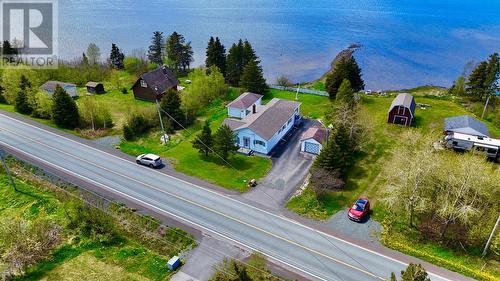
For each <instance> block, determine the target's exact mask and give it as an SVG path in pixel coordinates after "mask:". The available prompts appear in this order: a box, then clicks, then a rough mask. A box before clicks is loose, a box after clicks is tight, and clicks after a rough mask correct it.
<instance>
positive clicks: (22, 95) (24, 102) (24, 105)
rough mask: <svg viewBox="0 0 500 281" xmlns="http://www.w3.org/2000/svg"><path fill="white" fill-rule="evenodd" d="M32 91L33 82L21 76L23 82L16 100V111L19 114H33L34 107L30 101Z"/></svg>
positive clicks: (20, 84)
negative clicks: (29, 96)
mask: <svg viewBox="0 0 500 281" xmlns="http://www.w3.org/2000/svg"><path fill="white" fill-rule="evenodd" d="M30 91H31V82H30V81H29V80H28V78H26V76H24V75H21V80H20V81H19V92H18V93H17V96H16V99H15V109H16V111H17V112H19V113H22V114H31V112H33V107H32V106H31V104H30V102H29V99H28V95H29V92H30Z"/></svg>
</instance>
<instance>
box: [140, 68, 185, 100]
mask: <svg viewBox="0 0 500 281" xmlns="http://www.w3.org/2000/svg"><path fill="white" fill-rule="evenodd" d="M141 79H142V80H144V81H146V83H147V84H148V87H149V88H151V89H152V90H153V91H155V93H156V94H157V95H161V94H163V93H165V92H166V91H167V90H168V89H170V88H173V87H176V86H177V85H179V80H177V78H176V77H175V75H174V73H173V72H172V70H170V68H168V67H166V66H162V67H159V68H157V69H155V70H153V71H150V72H146V73H144V74H142V75H141V77H140V78H139V79H137V81H136V82H135V84H134V86H133V87H135V86H136V85H137V84H138V83H139V81H140V80H141ZM133 87H132V88H133Z"/></svg>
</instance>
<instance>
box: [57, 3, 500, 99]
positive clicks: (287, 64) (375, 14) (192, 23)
mask: <svg viewBox="0 0 500 281" xmlns="http://www.w3.org/2000/svg"><path fill="white" fill-rule="evenodd" d="M156 30H159V31H163V32H164V33H165V34H170V33H171V32H173V31H177V32H180V33H181V34H183V35H184V36H185V37H186V39H187V40H188V41H191V42H192V46H193V50H194V52H195V62H194V66H198V65H201V64H203V63H204V57H205V48H206V44H207V41H208V38H209V37H210V36H219V37H220V38H221V40H222V42H223V43H224V44H225V45H226V48H227V49H229V46H230V44H232V43H233V42H235V41H237V40H238V39H239V38H247V39H248V40H249V41H250V42H251V43H252V44H253V46H254V48H255V50H256V52H257V54H258V55H259V56H260V58H261V60H262V65H263V68H264V72H265V75H266V78H267V79H268V82H270V83H272V82H274V80H275V78H276V77H278V76H279V75H282V74H283V75H287V76H288V77H290V78H291V79H292V80H293V81H294V82H303V81H310V80H313V79H316V78H318V77H320V76H321V75H322V74H323V73H324V72H325V71H326V70H328V69H329V67H330V62H331V60H332V59H333V58H334V57H335V55H336V54H337V53H338V52H339V51H340V50H342V49H343V48H346V47H347V46H349V45H350V44H351V43H360V44H362V45H363V48H362V49H361V50H360V51H359V52H357V53H356V59H357V60H358V62H359V64H360V66H361V67H362V69H363V77H364V79H365V82H366V85H367V88H369V89H373V90H376V89H396V88H408V87H413V86H418V85H423V84H434V85H443V86H449V85H450V84H451V83H452V81H453V79H454V78H455V77H456V76H458V75H460V73H461V72H462V71H463V69H464V66H465V65H466V64H467V63H468V62H470V61H475V62H477V61H480V60H484V59H486V58H487V56H488V55H489V54H491V53H492V52H495V51H496V52H499V51H500V1H499V0H467V1H465V0H376V1H375V0H356V1H354V0H304V1H297V0H252V1H250V0H249V1H246V0H241V1H235V0H199V1H195V0H182V1H180V0H179V1H170V0H167V1H161V0H149V1H137V0H87V1H82V0H60V1H59V40H60V45H59V50H60V51H59V52H60V55H61V57H63V58H65V59H70V58H74V57H77V56H81V53H82V52H84V51H85V49H86V47H87V45H88V44H89V43H90V42H95V43H96V44H98V46H99V47H100V48H101V52H102V53H103V56H108V55H109V54H108V53H109V50H110V49H111V43H116V44H118V46H119V47H120V48H122V49H123V50H124V51H125V53H126V54H127V53H128V54H130V53H132V52H133V51H134V50H137V49H144V50H146V49H147V47H148V46H149V43H150V38H151V36H152V33H153V31H156Z"/></svg>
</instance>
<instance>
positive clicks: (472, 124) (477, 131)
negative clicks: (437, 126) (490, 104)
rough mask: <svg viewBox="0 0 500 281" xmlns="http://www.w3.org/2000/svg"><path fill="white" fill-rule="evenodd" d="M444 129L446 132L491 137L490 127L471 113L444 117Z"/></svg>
mask: <svg viewBox="0 0 500 281" xmlns="http://www.w3.org/2000/svg"><path fill="white" fill-rule="evenodd" d="M444 130H445V131H446V132H455V133H462V134H468V135H473V136H483V137H489V131H488V127H487V126H486V125H485V124H484V123H483V122H481V121H479V120H477V119H476V118H473V117H471V116H469V115H463V116H456V117H450V118H446V119H444Z"/></svg>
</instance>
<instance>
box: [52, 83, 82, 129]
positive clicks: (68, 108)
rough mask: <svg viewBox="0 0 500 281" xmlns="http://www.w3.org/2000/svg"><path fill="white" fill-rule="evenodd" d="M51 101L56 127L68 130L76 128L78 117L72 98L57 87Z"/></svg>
mask: <svg viewBox="0 0 500 281" xmlns="http://www.w3.org/2000/svg"><path fill="white" fill-rule="evenodd" d="M52 100H53V107H52V116H53V118H54V122H55V123H56V125H58V126H60V127H62V128H68V129H74V128H76V127H77V126H78V122H79V120H80V115H79V113H78V107H77V106H76V102H75V101H74V100H73V98H71V96H70V95H69V94H68V93H67V92H66V91H65V90H64V89H63V88H61V86H59V85H57V87H56V90H55V92H54V95H53V96H52Z"/></svg>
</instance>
